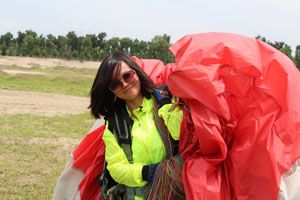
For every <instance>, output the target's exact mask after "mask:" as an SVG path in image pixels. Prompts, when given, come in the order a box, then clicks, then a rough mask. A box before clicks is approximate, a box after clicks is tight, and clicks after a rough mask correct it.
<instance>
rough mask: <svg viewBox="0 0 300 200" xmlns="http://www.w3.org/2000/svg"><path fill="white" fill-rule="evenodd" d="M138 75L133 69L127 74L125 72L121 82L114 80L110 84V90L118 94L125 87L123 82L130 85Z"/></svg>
mask: <svg viewBox="0 0 300 200" xmlns="http://www.w3.org/2000/svg"><path fill="white" fill-rule="evenodd" d="M135 74H136V72H135V71H134V70H133V69H132V70H129V71H127V72H124V73H123V74H122V79H121V80H113V81H112V82H111V83H110V84H109V89H110V90H111V91H113V92H117V91H119V90H121V89H122V87H123V83H122V81H124V82H126V83H130V82H132V81H133V80H134V75H135Z"/></svg>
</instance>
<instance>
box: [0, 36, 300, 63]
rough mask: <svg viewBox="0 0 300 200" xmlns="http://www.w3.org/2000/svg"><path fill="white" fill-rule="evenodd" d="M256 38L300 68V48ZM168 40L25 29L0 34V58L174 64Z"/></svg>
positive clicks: (168, 38) (161, 37)
mask: <svg viewBox="0 0 300 200" xmlns="http://www.w3.org/2000/svg"><path fill="white" fill-rule="evenodd" d="M256 39H259V40H262V41H264V42H266V43H268V44H270V45H271V46H273V47H275V48H276V49H278V50H280V51H282V52H283V53H285V54H286V55H287V56H288V57H290V58H291V59H292V60H293V61H294V62H295V63H296V65H297V66H298V67H299V66H300V45H298V46H297V47H296V50H295V56H293V55H292V49H291V47H290V46H289V45H288V44H286V43H285V42H277V41H275V42H272V41H269V40H267V39H266V38H265V37H262V36H260V35H258V36H257V37H256ZM170 40H171V37H170V36H168V35H166V34H163V35H157V36H154V37H153V38H152V39H151V40H150V41H143V40H138V39H131V38H128V37H124V38H118V37H112V38H110V39H108V38H107V34H106V33H105V32H101V33H99V34H97V35H96V34H86V35H85V36H78V35H77V34H76V33H75V32H74V31H70V32H68V33H67V34H66V35H58V36H55V35H53V34H48V35H46V36H44V35H38V34H37V33H36V32H34V31H32V30H26V31H24V32H21V31H19V32H18V33H17V35H16V36H15V37H14V36H13V34H12V33H10V32H7V33H5V34H3V35H0V55H3V56H29V57H43V58H63V59H77V60H81V61H83V60H93V61H100V60H102V59H103V58H104V57H106V55H108V54H109V53H111V52H114V51H125V52H128V53H129V54H131V55H135V56H137V57H139V58H150V59H151V58H153V59H160V60H162V61H164V62H165V63H170V62H174V57H173V55H172V54H171V53H170V52H169V50H168V48H169V47H170V46H171V42H170Z"/></svg>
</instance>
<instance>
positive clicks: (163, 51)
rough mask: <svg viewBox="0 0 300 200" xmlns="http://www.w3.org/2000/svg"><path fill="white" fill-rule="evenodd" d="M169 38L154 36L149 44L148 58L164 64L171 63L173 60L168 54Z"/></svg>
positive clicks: (166, 36)
mask: <svg viewBox="0 0 300 200" xmlns="http://www.w3.org/2000/svg"><path fill="white" fill-rule="evenodd" d="M170 39H171V38H170V36H168V35H166V34H164V35H162V36H159V35H157V36H155V37H154V38H153V39H152V40H151V43H150V44H149V51H150V57H151V58H155V59H159V60H162V61H164V62H165V63H169V62H173V60H174V58H173V56H172V55H171V53H170V52H169V47H170V45H171V44H170Z"/></svg>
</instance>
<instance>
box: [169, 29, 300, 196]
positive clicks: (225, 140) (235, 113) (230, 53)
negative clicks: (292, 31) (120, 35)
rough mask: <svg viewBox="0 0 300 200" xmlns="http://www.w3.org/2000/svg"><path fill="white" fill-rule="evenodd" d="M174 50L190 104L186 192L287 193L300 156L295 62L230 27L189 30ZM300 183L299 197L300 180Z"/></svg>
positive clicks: (176, 86)
mask: <svg viewBox="0 0 300 200" xmlns="http://www.w3.org/2000/svg"><path fill="white" fill-rule="evenodd" d="M170 50H171V51H172V52H173V53H174V55H175V58H176V63H175V67H174V69H173V71H172V72H171V74H170V75H169V77H168V81H167V83H168V86H169V88H170V90H171V92H172V93H173V94H174V95H175V96H178V97H180V98H182V99H183V100H184V102H185V103H186V104H187V106H188V107H189V108H190V111H189V114H186V115H185V116H186V120H184V122H185V124H183V125H182V133H181V138H180V140H181V142H180V152H181V154H182V156H183V157H184V158H185V164H184V169H183V181H184V186H185V192H186V196H187V199H222V200H224V199H225V200H226V199H228V200H229V199H277V198H283V199H285V197H283V196H282V194H281V193H280V192H279V188H280V187H281V186H280V184H281V182H282V181H283V180H282V176H283V175H284V174H285V173H286V172H287V171H288V170H290V169H291V168H292V167H293V165H294V164H295V163H297V160H299V157H300V132H299V131H300V129H299V128H300V104H299V103H298V102H300V90H299V89H298V87H299V85H300V75H299V71H298V70H297V68H296V67H295V65H294V64H293V62H292V61H291V60H290V59H289V58H288V57H286V56H285V55H284V54H282V53H281V52H279V51H278V50H276V49H274V48H273V47H271V46H269V45H267V44H265V43H263V42H261V41H258V40H255V39H252V38H248V37H245V36H241V35H236V34H229V33H207V34H195V35H187V36H185V37H183V38H182V39H180V40H179V41H177V42H176V43H175V44H174V45H173V46H171V48H170ZM187 119H188V120H187ZM191 127H192V128H191ZM290 185H291V184H290ZM292 185H293V184H292ZM293 186H294V188H296V189H294V190H293V191H294V192H292V193H294V195H296V196H294V198H300V197H299V196H297V195H299V191H300V189H299V187H300V186H299V180H298V182H295V183H294V185H293ZM297 189H298V192H295V191H297ZM290 194H291V191H290ZM285 196H287V195H285ZM291 199H292V198H291Z"/></svg>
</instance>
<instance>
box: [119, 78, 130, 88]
mask: <svg viewBox="0 0 300 200" xmlns="http://www.w3.org/2000/svg"><path fill="white" fill-rule="evenodd" d="M120 82H121V83H122V88H124V87H126V85H128V83H127V82H126V81H124V79H121V80H120Z"/></svg>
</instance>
